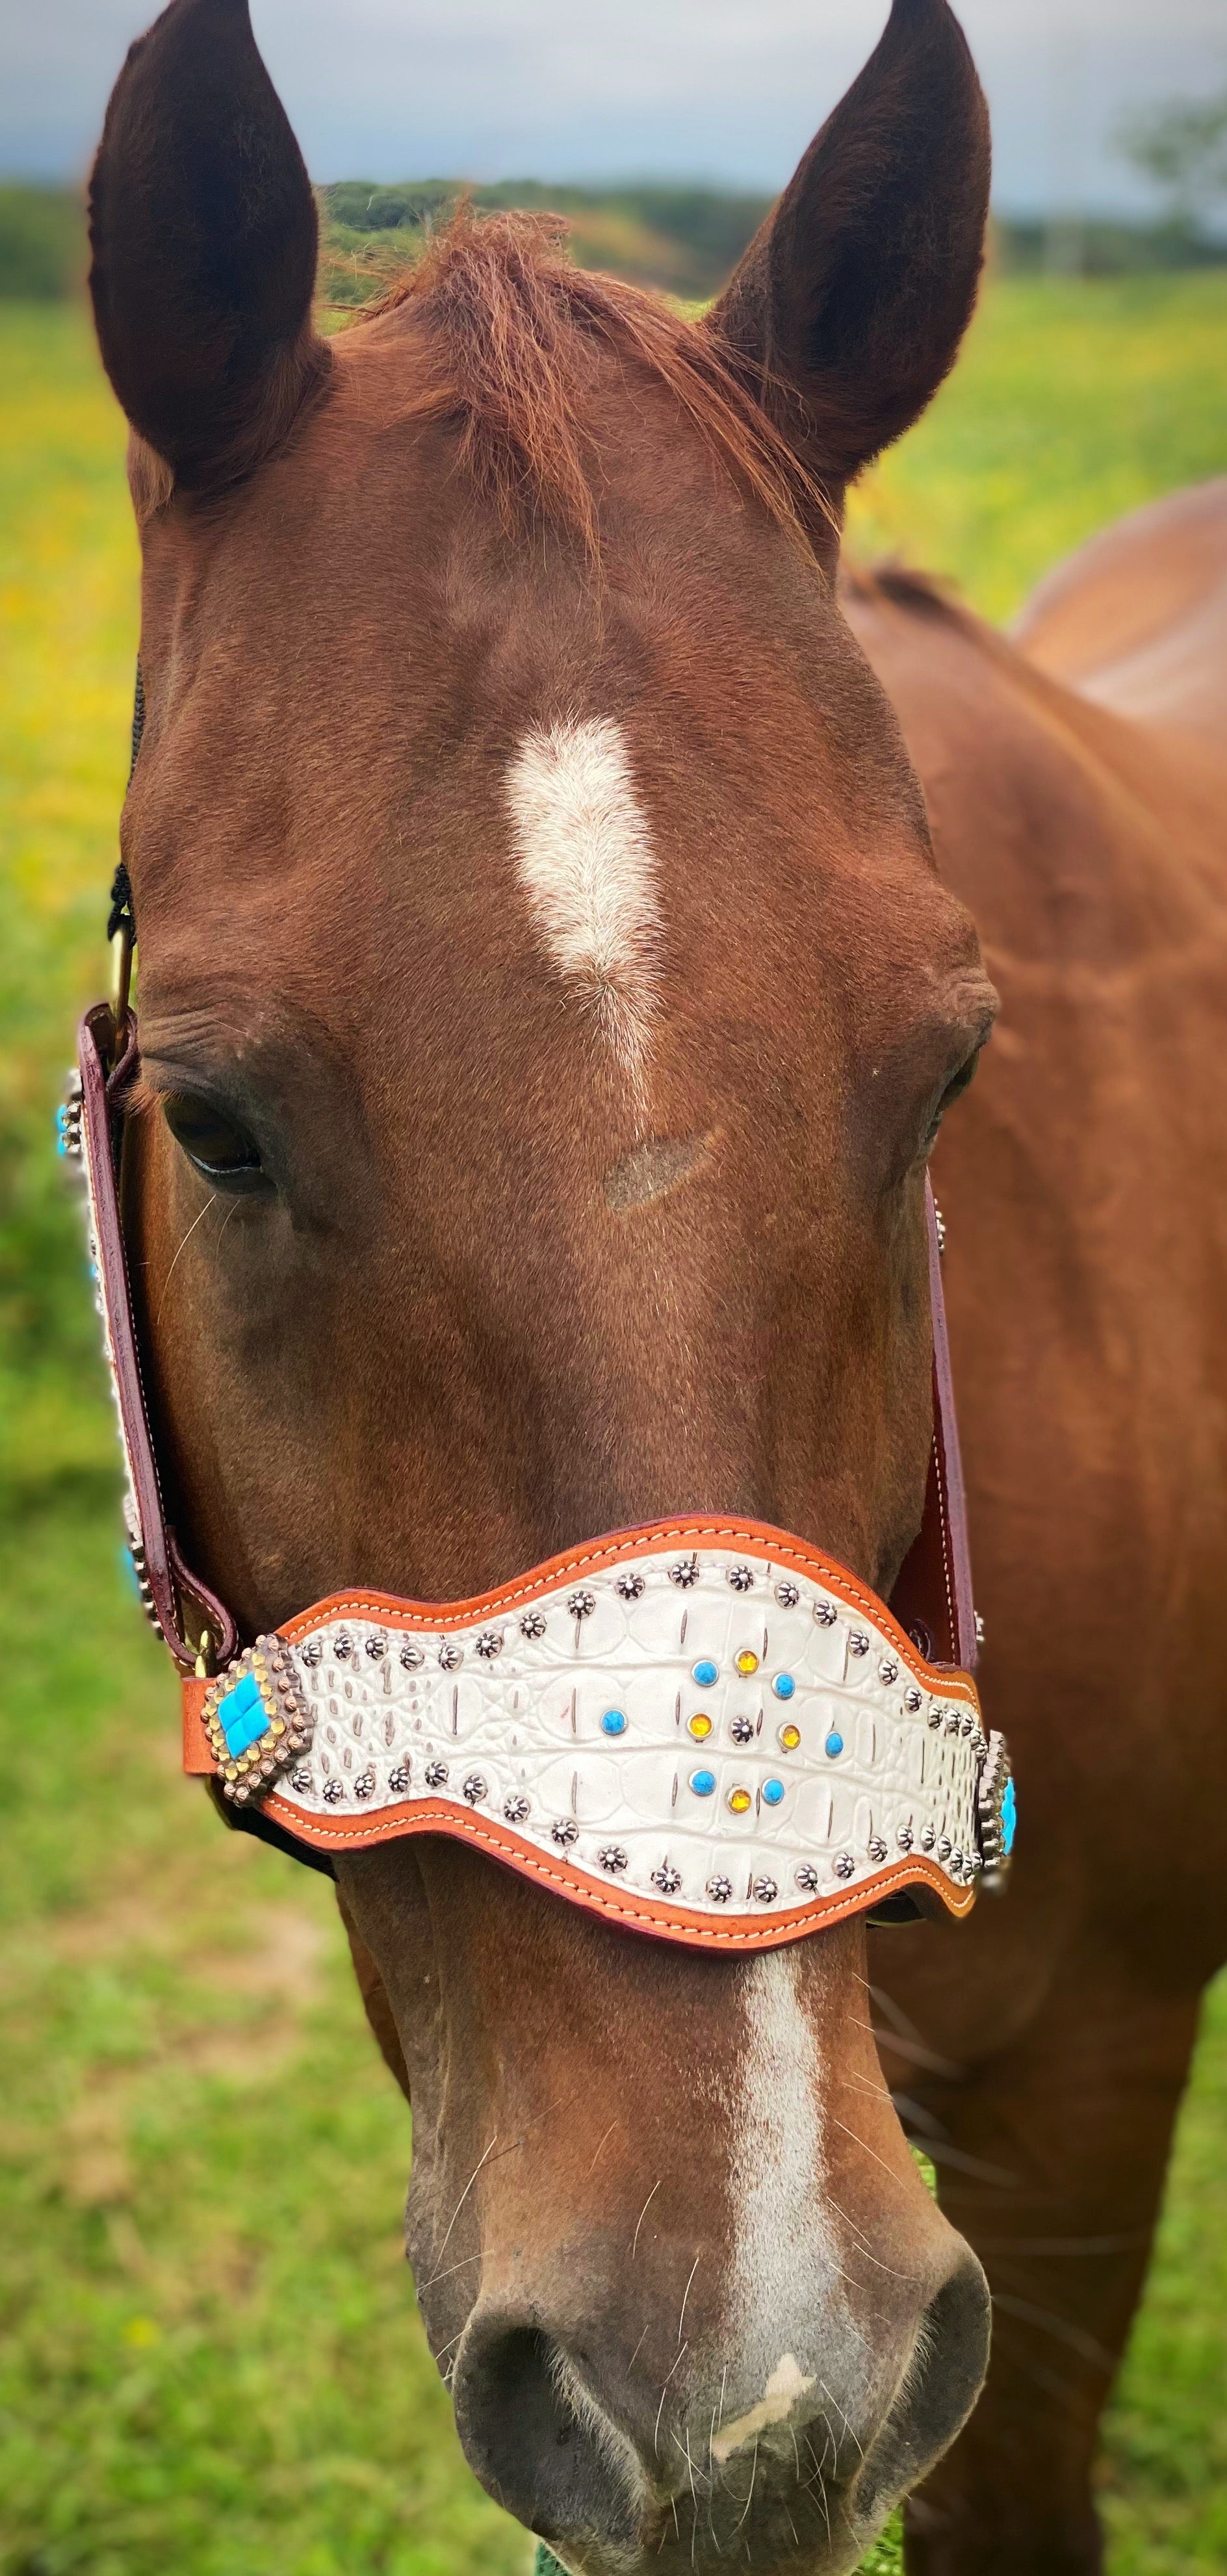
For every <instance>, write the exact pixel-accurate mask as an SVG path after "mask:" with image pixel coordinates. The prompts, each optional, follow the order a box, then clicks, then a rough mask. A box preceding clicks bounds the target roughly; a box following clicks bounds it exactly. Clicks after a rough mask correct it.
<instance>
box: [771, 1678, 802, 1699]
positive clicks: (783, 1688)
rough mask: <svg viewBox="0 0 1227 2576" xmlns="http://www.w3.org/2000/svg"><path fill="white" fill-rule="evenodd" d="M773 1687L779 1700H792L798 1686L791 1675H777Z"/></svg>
mask: <svg viewBox="0 0 1227 2576" xmlns="http://www.w3.org/2000/svg"><path fill="white" fill-rule="evenodd" d="M771 1687H772V1690H773V1691H774V1692H775V1695H776V1698H777V1699H791V1698H792V1695H793V1692H794V1691H795V1689H796V1687H797V1685H796V1683H795V1681H794V1680H793V1677H792V1674H791V1673H777V1674H776V1677H775V1680H774V1681H773V1683H772V1685H771Z"/></svg>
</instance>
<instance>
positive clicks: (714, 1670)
mask: <svg viewBox="0 0 1227 2576" xmlns="http://www.w3.org/2000/svg"><path fill="white" fill-rule="evenodd" d="M694 1678H695V1680H696V1681H697V1683H698V1685H699V1688H700V1690H710V1689H711V1686H712V1683H713V1682H718V1681H719V1679H720V1666H719V1664H713V1662H712V1660H711V1657H710V1655H704V1656H703V1657H702V1658H701V1660H700V1661H699V1662H698V1663H697V1664H696V1665H695V1667H694Z"/></svg>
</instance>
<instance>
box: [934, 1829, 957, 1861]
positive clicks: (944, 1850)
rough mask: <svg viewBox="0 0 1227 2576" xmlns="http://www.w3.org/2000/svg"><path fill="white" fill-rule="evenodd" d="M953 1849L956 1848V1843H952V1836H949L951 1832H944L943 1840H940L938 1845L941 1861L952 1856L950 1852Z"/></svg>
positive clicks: (938, 1854) (938, 1855)
mask: <svg viewBox="0 0 1227 2576" xmlns="http://www.w3.org/2000/svg"><path fill="white" fill-rule="evenodd" d="M953 1849H954V1845H953V1843H952V1842H951V1840H950V1836H949V1834H943V1835H942V1838H941V1841H940V1842H939V1844H938V1846H937V1857H938V1859H939V1860H941V1861H946V1860H949V1858H950V1854H951V1852H952V1851H953Z"/></svg>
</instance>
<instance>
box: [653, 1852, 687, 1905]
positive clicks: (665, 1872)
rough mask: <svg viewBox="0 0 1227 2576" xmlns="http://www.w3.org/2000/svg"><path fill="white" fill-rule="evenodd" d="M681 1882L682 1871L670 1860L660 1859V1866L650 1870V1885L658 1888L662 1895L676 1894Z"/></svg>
mask: <svg viewBox="0 0 1227 2576" xmlns="http://www.w3.org/2000/svg"><path fill="white" fill-rule="evenodd" d="M681 1883H682V1873H681V1871H680V1869H675V1868H674V1866H673V1863H672V1861H671V1860H665V1861H662V1862H661V1865H660V1868H659V1869H654V1870H653V1872H652V1885H653V1887H658V1888H659V1889H660V1892H661V1895H662V1896H676V1894H677V1891H678V1889H679V1887H680V1886H681Z"/></svg>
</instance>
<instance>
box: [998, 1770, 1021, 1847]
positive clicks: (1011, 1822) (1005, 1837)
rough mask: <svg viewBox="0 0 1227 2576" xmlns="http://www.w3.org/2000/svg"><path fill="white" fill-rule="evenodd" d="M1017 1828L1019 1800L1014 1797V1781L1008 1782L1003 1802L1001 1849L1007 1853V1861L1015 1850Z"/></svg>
mask: <svg viewBox="0 0 1227 2576" xmlns="http://www.w3.org/2000/svg"><path fill="white" fill-rule="evenodd" d="M1017 1826H1018V1800H1017V1798H1016V1797H1015V1795H1014V1783H1013V1781H1012V1780H1007V1781H1006V1784H1005V1796H1004V1798H1003V1799H1002V1801H1001V1848H1002V1850H1003V1852H1004V1853H1005V1856H1006V1859H1007V1860H1008V1859H1009V1857H1010V1854H1011V1852H1012V1851H1013V1849H1014V1835H1015V1832H1016V1830H1017Z"/></svg>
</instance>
